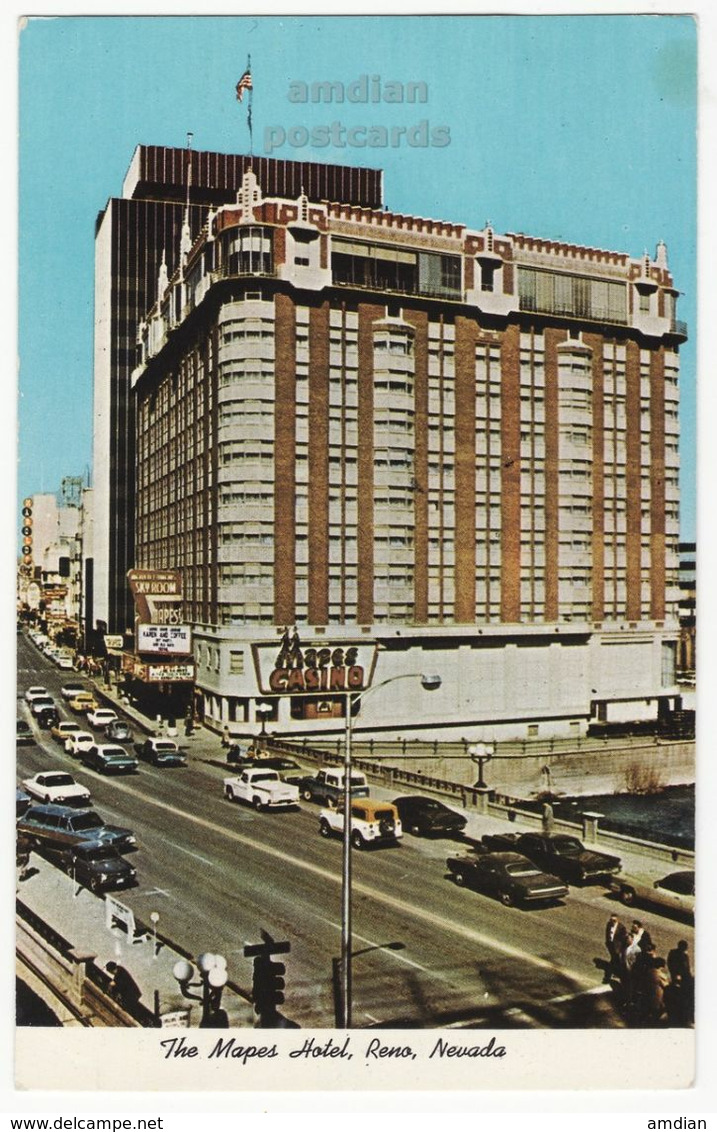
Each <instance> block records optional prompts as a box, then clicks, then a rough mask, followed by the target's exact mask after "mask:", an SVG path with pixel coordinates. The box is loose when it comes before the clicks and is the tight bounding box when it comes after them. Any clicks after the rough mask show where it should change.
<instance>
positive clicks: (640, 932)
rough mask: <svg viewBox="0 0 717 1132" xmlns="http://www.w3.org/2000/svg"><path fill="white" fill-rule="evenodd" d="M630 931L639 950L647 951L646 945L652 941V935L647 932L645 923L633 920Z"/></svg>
mask: <svg viewBox="0 0 717 1132" xmlns="http://www.w3.org/2000/svg"><path fill="white" fill-rule="evenodd" d="M630 931H631V932H632V934H633V936H634V937H635V939H636V940H637V944H638V947H639V948H640V950H641V951H647V949H648V947H649V946H650V944H651V943H652V936H651V935H650V933H649V932H648V930H647V928H646V927H645V925H644V924H643V923H642V920H633V921H632V927H631V928H630Z"/></svg>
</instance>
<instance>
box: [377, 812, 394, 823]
mask: <svg viewBox="0 0 717 1132" xmlns="http://www.w3.org/2000/svg"><path fill="white" fill-rule="evenodd" d="M383 818H393V810H376V821H382V820H383Z"/></svg>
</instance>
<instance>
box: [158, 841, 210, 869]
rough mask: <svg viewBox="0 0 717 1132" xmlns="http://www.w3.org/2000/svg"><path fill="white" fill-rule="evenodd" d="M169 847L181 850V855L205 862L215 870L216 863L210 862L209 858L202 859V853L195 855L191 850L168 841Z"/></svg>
mask: <svg viewBox="0 0 717 1132" xmlns="http://www.w3.org/2000/svg"><path fill="white" fill-rule="evenodd" d="M167 845H171V846H173V848H174V849H179V851H180V853H186V854H187V855H188V856H190V857H194V858H195V859H196V860H197V861H203V862H204V864H205V865H210V866H211V867H212V868H214V861H210V860H209V858H208V857H202V855H201V854H200V853H193V852H192V850H191V849H185V848H184V846H183V845H177V842H176V841H168V842H167Z"/></svg>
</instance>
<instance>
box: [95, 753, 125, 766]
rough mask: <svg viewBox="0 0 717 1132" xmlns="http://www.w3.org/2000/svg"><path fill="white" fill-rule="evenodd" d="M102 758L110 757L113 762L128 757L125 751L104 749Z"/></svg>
mask: <svg viewBox="0 0 717 1132" xmlns="http://www.w3.org/2000/svg"><path fill="white" fill-rule="evenodd" d="M101 754H102V758H103V759H108V760H109V761H110V762H112V763H116V762H120V761H124V759H126V758H127V756H126V754H125V753H124V751H102V752H101Z"/></svg>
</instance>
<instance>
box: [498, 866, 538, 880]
mask: <svg viewBox="0 0 717 1132" xmlns="http://www.w3.org/2000/svg"><path fill="white" fill-rule="evenodd" d="M505 871H506V872H507V873H508V875H509V876H512V877H537V876H540V869H536V868H534V867H533V865H528V864H525V865H521V864H517V865H506V868H505Z"/></svg>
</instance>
